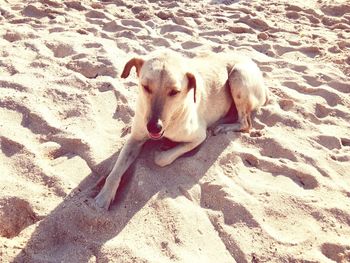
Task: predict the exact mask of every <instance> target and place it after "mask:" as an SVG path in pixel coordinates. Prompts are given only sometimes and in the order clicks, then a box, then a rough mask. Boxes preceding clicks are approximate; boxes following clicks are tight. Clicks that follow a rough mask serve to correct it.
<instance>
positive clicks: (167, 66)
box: [95, 51, 268, 209]
mask: <svg viewBox="0 0 350 263" xmlns="http://www.w3.org/2000/svg"><path fill="white" fill-rule="evenodd" d="M132 67H135V68H136V72H137V76H138V78H139V96H138V100H137V105H136V111H135V117H134V119H133V123H132V129H131V135H130V137H129V138H128V140H127V142H126V144H125V146H124V147H123V149H122V151H121V153H120V154H119V156H118V160H117V162H116V163H115V165H114V167H113V169H112V171H111V173H110V174H109V176H108V177H107V179H106V182H105V185H104V186H103V188H102V190H101V191H100V193H99V194H98V195H97V196H96V198H95V200H96V203H97V205H98V206H100V207H103V208H105V209H108V208H109V206H110V203H111V202H112V201H113V199H114V196H115V194H116V191H117V189H118V186H119V183H120V180H121V177H122V175H123V174H124V172H125V171H126V169H127V168H128V167H129V166H130V164H131V163H132V162H133V161H134V160H135V159H136V157H137V156H138V154H139V152H140V150H141V147H142V145H143V143H144V142H145V141H146V140H148V139H149V138H150V135H149V132H148V130H147V123H149V122H150V121H151V120H156V121H158V123H161V124H162V135H163V136H164V137H166V138H168V139H170V140H172V141H176V142H179V144H178V145H177V146H175V147H173V148H171V149H169V150H166V151H163V152H156V154H155V163H156V164H157V165H159V166H166V165H169V164H171V163H172V162H174V161H175V160H176V159H177V158H178V157H179V156H181V155H183V154H184V153H186V152H188V151H190V150H192V149H194V148H195V147H197V146H198V145H200V144H201V143H202V142H203V141H204V140H205V138H206V137H207V128H208V127H210V126H212V125H213V124H215V123H216V122H218V121H219V120H220V119H222V118H223V117H224V116H225V115H226V114H227V112H228V111H229V109H230V107H231V106H232V104H233V101H234V104H235V106H236V108H237V113H238V122H237V123H231V124H219V125H217V126H216V127H214V129H213V133H214V134H218V133H221V132H228V131H236V132H247V131H249V129H250V128H251V127H252V123H251V112H252V111H254V110H256V109H258V108H259V107H261V106H262V105H264V104H265V103H266V102H267V99H268V90H267V88H266V87H265V85H264V81H263V77H262V73H261V71H260V70H259V68H258V66H257V65H256V64H255V63H254V62H253V61H252V60H251V59H250V58H248V57H245V56H242V55H239V54H236V53H221V54H207V55H202V56H198V57H195V58H192V59H189V58H184V57H183V56H181V55H180V54H178V53H175V52H172V51H166V52H164V51H163V52H155V53H152V54H151V55H150V56H149V58H148V59H142V58H133V59H131V60H130V61H129V62H128V63H126V65H125V67H124V70H123V73H122V75H121V77H122V78H127V77H128V76H129V74H130V70H131V69H132ZM232 100H233V101H232Z"/></svg>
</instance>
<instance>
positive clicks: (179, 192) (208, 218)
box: [0, 0, 350, 263]
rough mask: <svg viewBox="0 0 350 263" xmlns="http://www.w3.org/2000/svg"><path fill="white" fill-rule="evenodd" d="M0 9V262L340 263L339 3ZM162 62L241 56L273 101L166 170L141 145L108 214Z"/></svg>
mask: <svg viewBox="0 0 350 263" xmlns="http://www.w3.org/2000/svg"><path fill="white" fill-rule="evenodd" d="M135 2H136V3H135ZM0 3H1V5H0V35H1V38H0V116H1V121H0V149H1V151H0V171H1V176H0V187H1V191H0V262H35V263H40V262H73V263H74V262H90V263H92V262H99V263H101V262H123V263H124V262H137V263H138V262H149V263H155V262H160V263H165V262H201V263H203V262H220V263H221V262H239V263H241V262H243V263H244V262H252V263H258V262H343V263H344V262H350V96H349V93H350V78H349V76H350V3H349V2H348V1H323V0H319V1H314V0H310V1H300V0H295V1H286V0H284V1H272V0H266V1H229V0H227V1H189V0H183V1H154V0H148V1H147V0H140V1H131V0H115V1H89V0H82V1H67V0H64V1H53V0H40V1H19V0H2V1H0ZM159 48H169V49H173V50H176V51H178V52H180V53H182V54H184V55H186V56H190V57H191V56H193V55H194V54H196V53H197V52H201V51H202V50H211V51H213V52H222V51H228V50H236V51H239V52H242V53H244V54H246V55H248V56H250V57H251V58H252V59H253V60H254V61H256V63H257V64H258V65H259V67H260V68H261V70H262V71H263V73H264V77H265V81H266V85H267V86H268V87H269V90H270V91H271V101H270V103H269V104H268V105H266V106H264V107H263V108H261V109H260V110H259V111H257V112H256V113H255V114H254V116H253V130H252V131H251V132H250V133H233V132H230V133H227V134H221V135H218V136H209V137H208V138H207V140H206V141H205V142H204V143H203V145H202V146H201V147H200V148H199V150H198V151H197V152H195V153H193V154H192V156H190V157H183V158H179V159H178V160H176V161H175V162H174V163H173V164H171V165H169V166H167V167H164V168H160V167H157V166H156V165H155V164H154V162H153V158H154V157H153V153H154V151H155V150H156V149H157V148H158V147H159V143H158V142H149V143H147V144H146V145H145V147H144V149H143V151H142V153H141V155H140V157H139V158H138V160H137V161H136V162H135V164H133V165H132V167H131V168H130V169H129V170H128V171H127V173H126V174H125V176H124V180H123V183H122V185H121V187H120V191H118V194H117V197H116V200H115V202H114V203H113V204H112V206H111V209H110V211H104V210H102V209H99V208H97V207H96V206H95V205H94V202H93V196H94V194H96V191H98V189H97V190H96V188H93V189H92V187H93V186H94V184H96V182H97V181H98V179H99V178H100V177H101V176H104V175H106V174H108V170H109V169H110V167H111V165H113V160H115V158H116V156H117V154H118V152H119V150H120V149H121V147H122V145H123V144H124V143H125V140H126V138H127V136H128V133H129V131H130V126H131V122H132V118H133V115H134V105H135V99H136V96H137V78H136V74H135V73H134V72H133V74H132V75H131V76H130V77H129V78H128V79H127V80H122V79H121V78H120V74H121V71H122V69H123V67H124V65H125V63H126V62H127V61H128V60H129V59H130V58H132V57H134V56H142V55H145V54H148V53H149V52H150V51H153V50H157V49H159Z"/></svg>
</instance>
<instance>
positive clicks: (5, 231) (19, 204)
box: [0, 197, 40, 238]
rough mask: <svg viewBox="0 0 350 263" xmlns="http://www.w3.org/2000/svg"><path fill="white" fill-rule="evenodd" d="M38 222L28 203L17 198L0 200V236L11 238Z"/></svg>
mask: <svg viewBox="0 0 350 263" xmlns="http://www.w3.org/2000/svg"><path fill="white" fill-rule="evenodd" d="M39 220H40V218H39V217H38V216H37V215H36V213H35V212H34V211H33V208H32V206H31V205H30V204H29V203H28V201H26V200H24V199H21V198H18V197H3V198H1V199H0V236H2V237H6V238H13V237H15V236H17V235H18V234H19V233H20V232H21V231H22V230H23V229H25V228H26V227H28V226H30V225H32V224H35V223H36V222H37V221H39Z"/></svg>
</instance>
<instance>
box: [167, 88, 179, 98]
mask: <svg viewBox="0 0 350 263" xmlns="http://www.w3.org/2000/svg"><path fill="white" fill-rule="evenodd" d="M179 93H180V91H178V90H174V89H173V90H171V91H170V92H169V93H168V96H169V97H174V96H175V95H177V94H179Z"/></svg>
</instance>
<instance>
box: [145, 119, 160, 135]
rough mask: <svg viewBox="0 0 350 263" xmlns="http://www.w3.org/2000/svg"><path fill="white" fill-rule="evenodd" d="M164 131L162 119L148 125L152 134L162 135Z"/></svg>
mask: <svg viewBox="0 0 350 263" xmlns="http://www.w3.org/2000/svg"><path fill="white" fill-rule="evenodd" d="M162 129H163V123H162V121H161V120H160V119H158V120H150V121H149V122H148V123H147V130H148V132H150V133H154V134H157V133H160V132H161V131H162Z"/></svg>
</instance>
